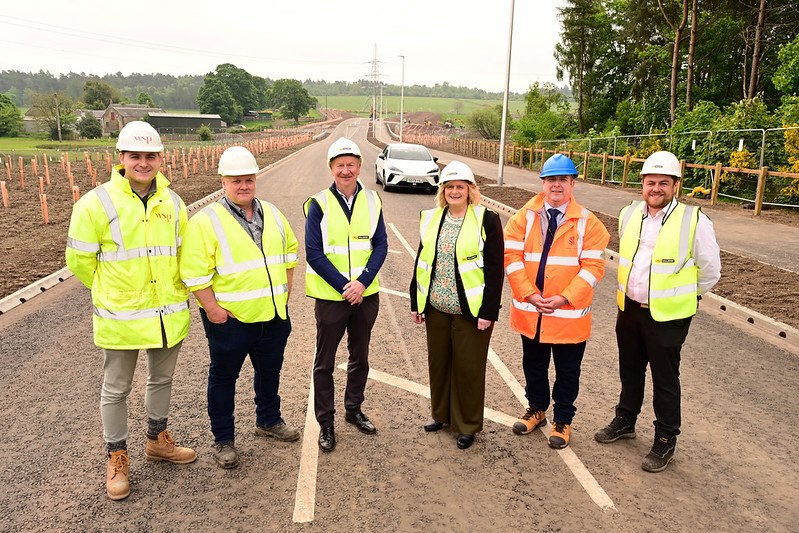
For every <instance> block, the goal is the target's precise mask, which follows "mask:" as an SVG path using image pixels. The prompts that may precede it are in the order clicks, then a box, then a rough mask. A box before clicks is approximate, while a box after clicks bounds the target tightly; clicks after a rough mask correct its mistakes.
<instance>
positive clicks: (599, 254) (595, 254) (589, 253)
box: [580, 250, 605, 259]
mask: <svg viewBox="0 0 799 533" xmlns="http://www.w3.org/2000/svg"><path fill="white" fill-rule="evenodd" d="M604 257H605V251H604V250H583V253H581V254H580V259H604Z"/></svg>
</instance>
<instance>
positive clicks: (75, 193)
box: [72, 185, 80, 204]
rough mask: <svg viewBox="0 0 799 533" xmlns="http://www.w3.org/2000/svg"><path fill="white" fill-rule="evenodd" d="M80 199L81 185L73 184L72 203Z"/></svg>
mask: <svg viewBox="0 0 799 533" xmlns="http://www.w3.org/2000/svg"><path fill="white" fill-rule="evenodd" d="M79 199H80V187H78V186H77V185H73V186H72V203H73V204H74V203H75V202H77V201H78V200H79Z"/></svg>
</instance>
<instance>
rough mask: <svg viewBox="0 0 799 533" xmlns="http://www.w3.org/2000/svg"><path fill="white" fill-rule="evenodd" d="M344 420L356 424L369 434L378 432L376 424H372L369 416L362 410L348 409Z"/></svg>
mask: <svg viewBox="0 0 799 533" xmlns="http://www.w3.org/2000/svg"><path fill="white" fill-rule="evenodd" d="M344 420H346V421H347V422H349V423H350V424H355V427H357V428H358V431H360V432H361V433H366V434H367V435H374V434H375V433H377V428H376V427H375V425H374V424H372V423H371V422H370V421H369V418H368V417H367V416H366V415H365V414H363V413H362V412H361V411H347V414H346V415H344Z"/></svg>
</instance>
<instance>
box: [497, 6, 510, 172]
mask: <svg viewBox="0 0 799 533" xmlns="http://www.w3.org/2000/svg"><path fill="white" fill-rule="evenodd" d="M513 7H514V0H510V29H509V30H508V63H507V66H506V68H505V94H504V96H503V97H502V131H501V132H500V134H499V173H498V174H497V185H499V186H500V187H501V186H502V181H503V180H502V176H503V173H504V170H505V168H504V167H505V127H506V126H507V122H508V87H509V86H510V52H511V48H512V45H513Z"/></svg>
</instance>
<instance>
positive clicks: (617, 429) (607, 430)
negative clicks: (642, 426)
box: [594, 415, 635, 444]
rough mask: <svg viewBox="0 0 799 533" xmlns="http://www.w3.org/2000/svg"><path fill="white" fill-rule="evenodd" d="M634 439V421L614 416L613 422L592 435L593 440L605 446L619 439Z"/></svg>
mask: <svg viewBox="0 0 799 533" xmlns="http://www.w3.org/2000/svg"><path fill="white" fill-rule="evenodd" d="M634 438H635V419H634V418H625V417H623V416H618V415H617V416H616V417H614V418H613V421H612V422H611V423H610V424H608V425H607V427H604V428H602V429H600V430H599V431H597V432H596V433H595V434H594V440H596V441H597V442H601V443H603V444H607V443H609V442H616V441H617V440H619V439H634Z"/></svg>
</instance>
